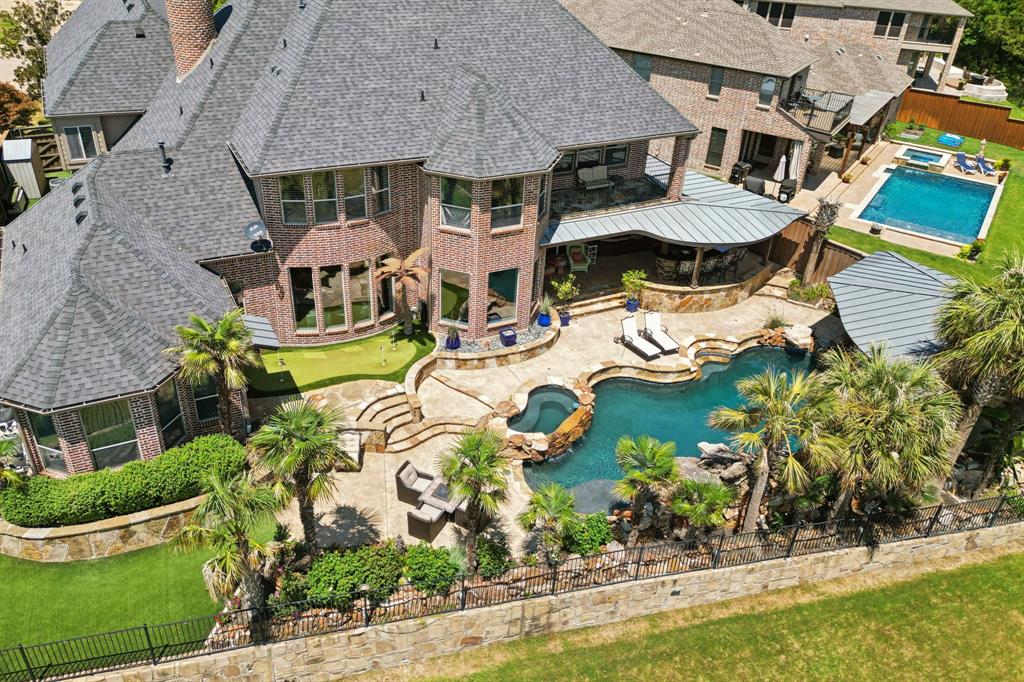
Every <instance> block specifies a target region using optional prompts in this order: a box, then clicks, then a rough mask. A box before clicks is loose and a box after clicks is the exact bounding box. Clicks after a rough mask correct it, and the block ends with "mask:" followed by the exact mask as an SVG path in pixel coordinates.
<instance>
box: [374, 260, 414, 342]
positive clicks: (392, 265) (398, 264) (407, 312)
mask: <svg viewBox="0 0 1024 682" xmlns="http://www.w3.org/2000/svg"><path fill="white" fill-rule="evenodd" d="M426 253H427V249H425V248H423V249H416V250H415V251H413V252H412V253H410V254H409V255H408V256H407V257H406V259H405V260H402V259H401V258H385V259H384V260H383V261H382V262H381V265H380V267H379V268H377V272H376V274H375V275H374V280H375V281H376V283H377V286H381V285H382V284H383V282H384V280H386V279H390V280H392V281H393V282H394V286H395V297H396V298H399V300H401V302H402V304H401V310H402V330H403V332H404V333H405V335H406V336H411V335H412V314H411V313H412V310H411V309H410V308H409V305H408V298H407V296H408V293H409V291H410V290H411V291H413V292H418V291H419V286H420V285H421V284H423V282H425V281H427V269H426V268H425V267H423V266H421V265H418V262H419V260H420V259H421V258H423V256H424V255H426ZM398 294H402V295H401V297H399V296H398Z"/></svg>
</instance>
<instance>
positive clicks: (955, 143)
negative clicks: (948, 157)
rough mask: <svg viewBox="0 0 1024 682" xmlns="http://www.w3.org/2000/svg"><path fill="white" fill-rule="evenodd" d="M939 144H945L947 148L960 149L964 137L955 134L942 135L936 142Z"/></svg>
mask: <svg viewBox="0 0 1024 682" xmlns="http://www.w3.org/2000/svg"><path fill="white" fill-rule="evenodd" d="M936 142H938V143H939V144H944V145H946V146H947V147H959V146H960V145H962V144H963V143H964V138H963V136H962V135H954V134H953V133H942V134H941V135H939V137H938V139H937V140H936Z"/></svg>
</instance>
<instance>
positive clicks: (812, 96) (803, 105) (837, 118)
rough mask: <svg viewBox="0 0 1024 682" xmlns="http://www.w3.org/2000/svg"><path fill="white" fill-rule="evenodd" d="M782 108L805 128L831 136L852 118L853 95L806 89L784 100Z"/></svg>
mask: <svg viewBox="0 0 1024 682" xmlns="http://www.w3.org/2000/svg"><path fill="white" fill-rule="evenodd" d="M782 108H783V109H785V110H786V111H787V112H788V113H789V115H790V116H792V117H793V118H795V119H796V120H797V122H798V123H800V125H802V126H804V127H805V128H809V129H810V130H816V131H818V132H822V133H829V134H831V133H833V132H834V131H835V130H837V129H838V128H840V127H841V126H842V125H843V124H844V123H846V121H847V119H849V118H850V110H851V109H852V108H853V95H847V94H845V93H842V92H823V91H821V90H811V89H810V88H804V89H803V90H802V91H801V92H799V93H797V94H796V95H795V96H793V97H791V98H790V99H788V100H783V102H782Z"/></svg>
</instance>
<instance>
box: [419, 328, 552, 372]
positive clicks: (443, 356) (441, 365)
mask: <svg viewBox="0 0 1024 682" xmlns="http://www.w3.org/2000/svg"><path fill="white" fill-rule="evenodd" d="M558 335H559V327H558V325H557V324H555V325H554V326H552V327H548V328H547V330H546V331H545V332H544V334H543V335H542V336H541V337H540V338H539V339H535V340H533V341H530V342H529V343H524V344H520V345H515V346H509V347H508V348H504V347H502V348H496V349H494V350H488V351H484V352H482V353H459V352H456V351H448V350H439V351H435V353H434V354H435V355H436V356H437V368H438V369H485V368H488V367H505V366H507V365H514V364H516V363H517V362H523V361H525V360H530V359H532V358H535V357H537V356H538V355H541V354H543V353H544V352H546V351H547V350H548V349H549V348H551V346H553V345H555V341H557V340H558Z"/></svg>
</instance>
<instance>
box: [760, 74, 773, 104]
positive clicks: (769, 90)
mask: <svg viewBox="0 0 1024 682" xmlns="http://www.w3.org/2000/svg"><path fill="white" fill-rule="evenodd" d="M775 83H776V80H775V79H774V78H773V77H771V76H765V77H764V78H762V79H761V90H760V91H759V92H758V93H757V103H758V105H760V106H762V107H767V106H771V103H772V98H773V97H775Z"/></svg>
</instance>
